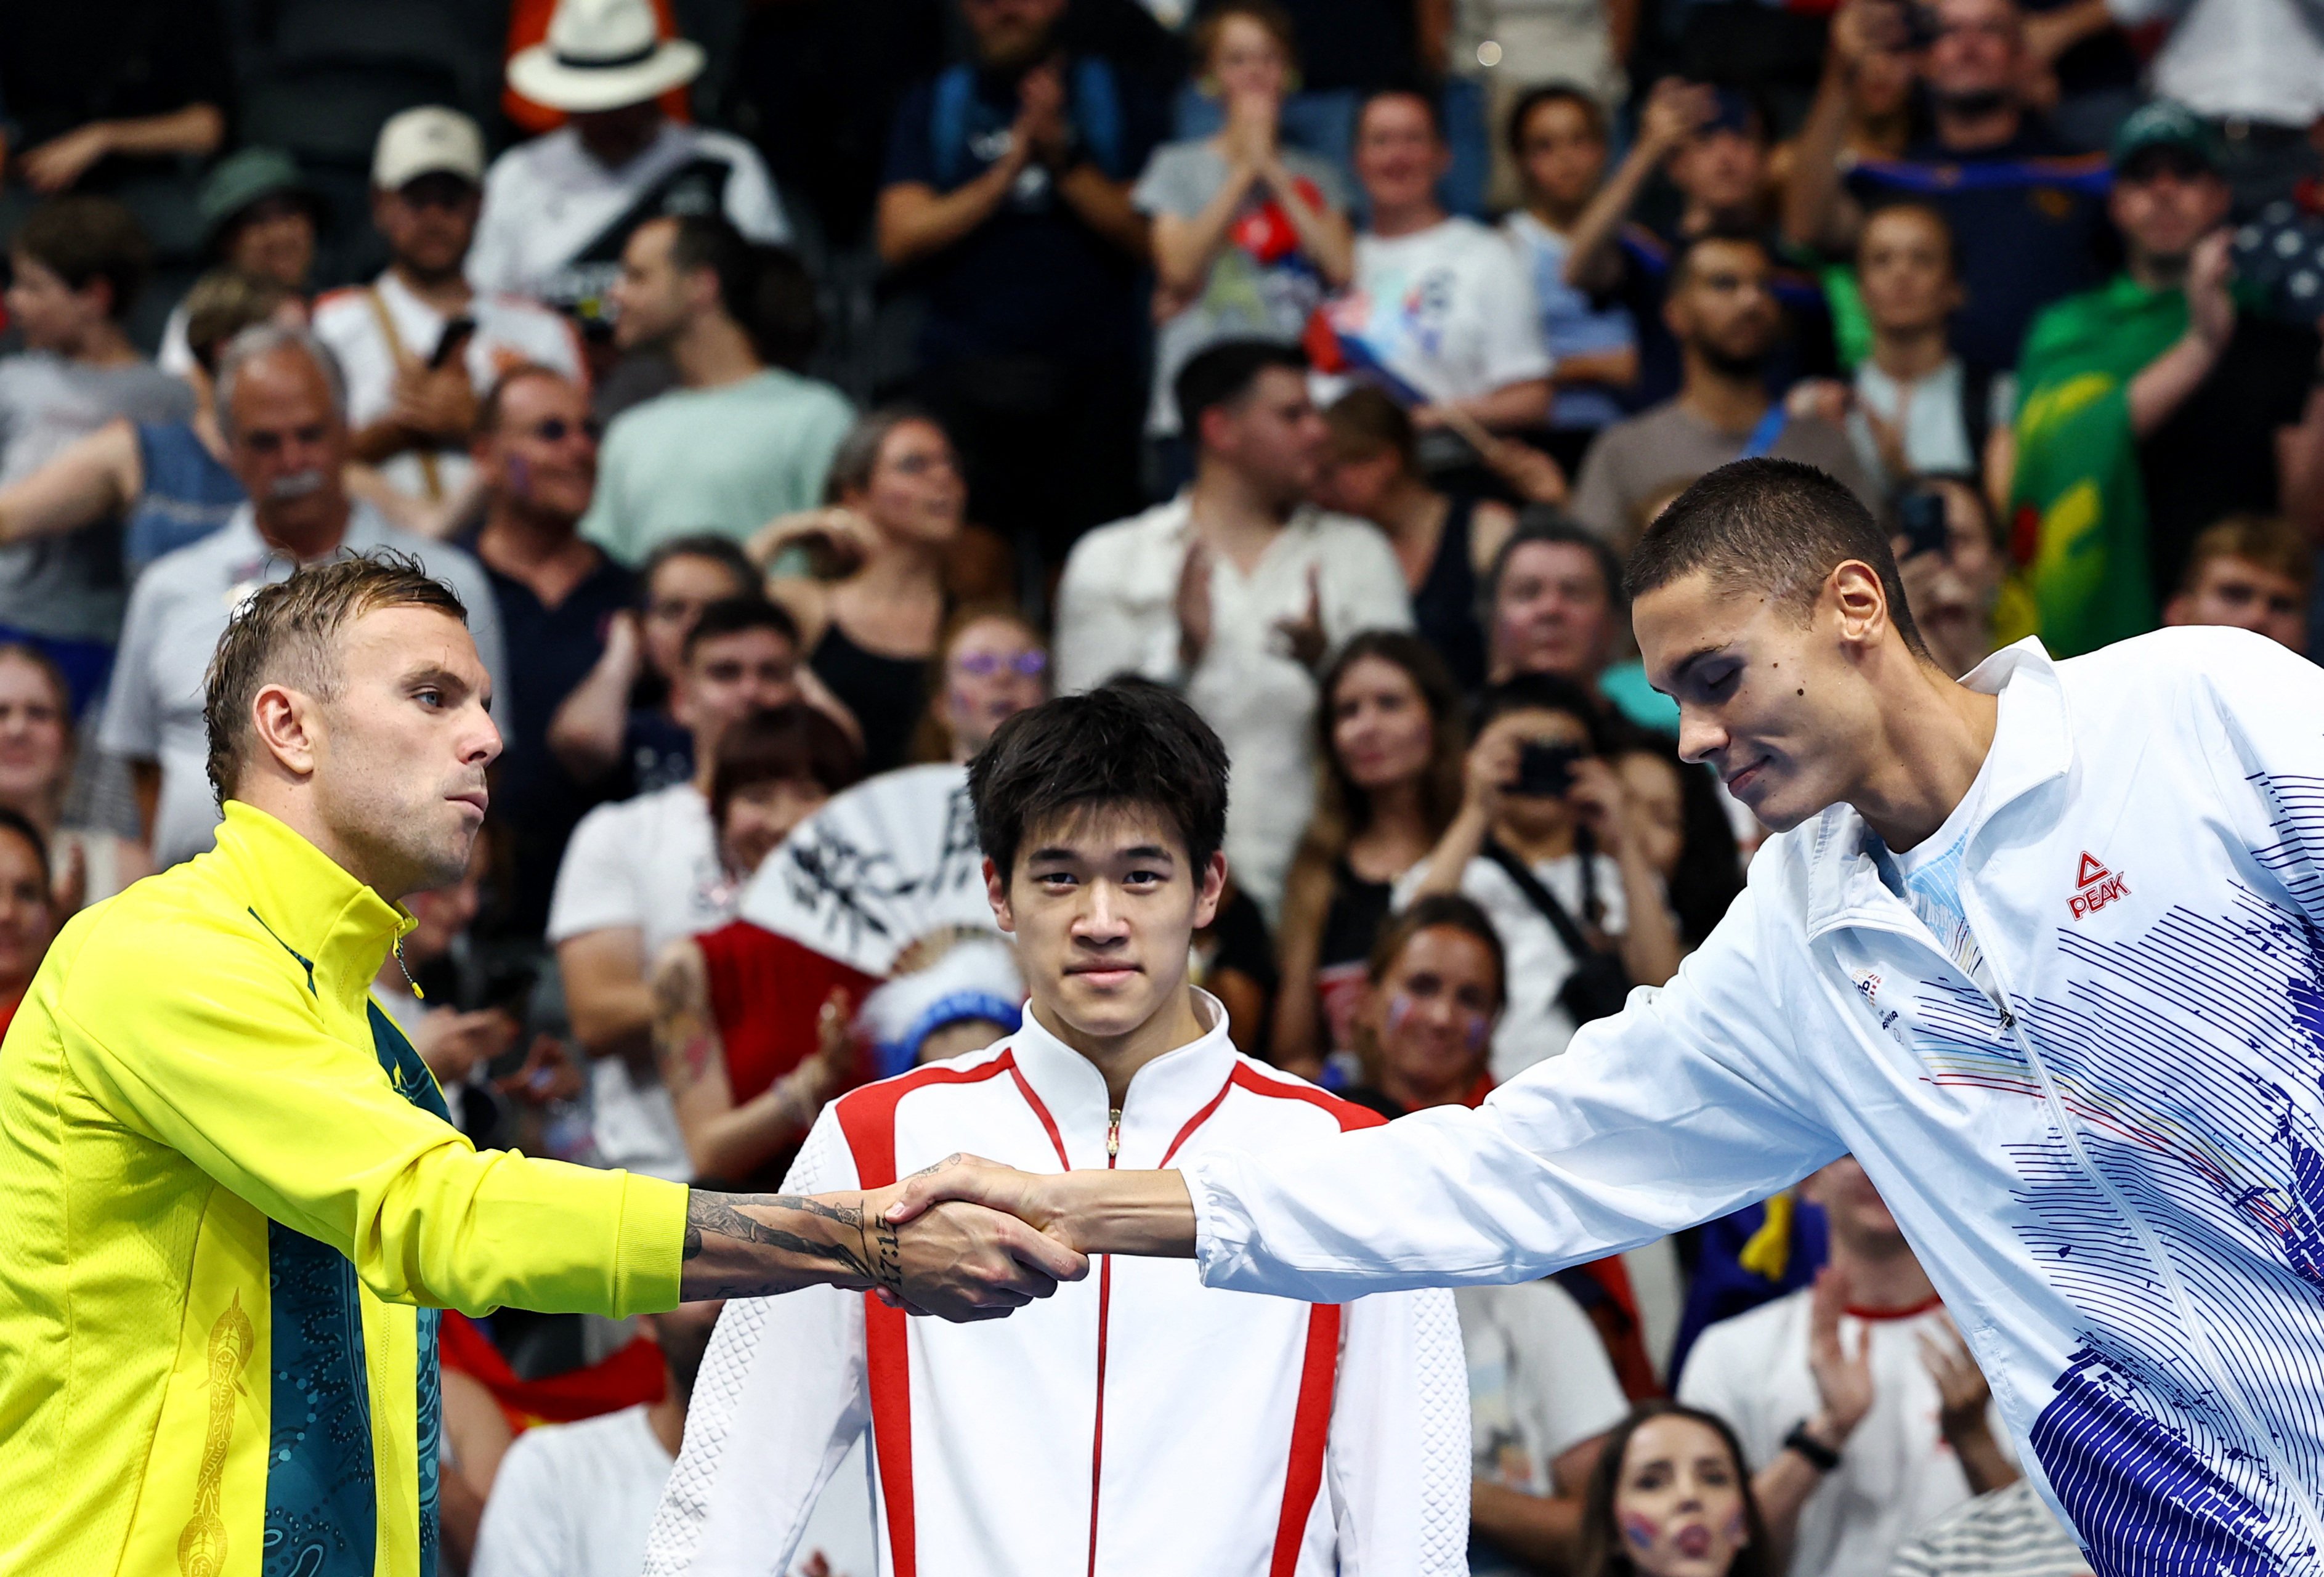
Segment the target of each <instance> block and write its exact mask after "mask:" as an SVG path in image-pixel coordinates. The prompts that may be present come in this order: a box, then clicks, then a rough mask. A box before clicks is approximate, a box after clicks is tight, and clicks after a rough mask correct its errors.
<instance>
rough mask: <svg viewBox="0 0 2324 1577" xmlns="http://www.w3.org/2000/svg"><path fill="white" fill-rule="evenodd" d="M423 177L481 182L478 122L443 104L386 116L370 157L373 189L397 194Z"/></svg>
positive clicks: (482, 175)
mask: <svg viewBox="0 0 2324 1577" xmlns="http://www.w3.org/2000/svg"><path fill="white" fill-rule="evenodd" d="M423 175H457V176H459V177H460V178H461V179H462V180H472V181H481V180H484V134H483V133H482V132H479V131H478V130H476V123H475V122H474V121H472V120H470V119H469V118H468V117H467V116H466V115H462V114H461V113H460V112H459V111H458V110H457V109H446V108H445V107H444V106H442V105H440V104H423V105H421V106H420V107H419V108H418V109H407V110H405V111H404V112H403V113H402V114H401V115H391V116H390V117H388V122H387V124H385V125H383V126H382V127H380V128H379V145H378V146H377V147H376V148H375V149H374V150H373V152H372V156H371V183H372V185H374V186H375V187H377V188H379V189H381V190H382V191H393V190H395V189H397V188H398V187H401V186H402V185H403V184H404V183H405V182H407V181H411V180H419V179H420V177H421V176H423Z"/></svg>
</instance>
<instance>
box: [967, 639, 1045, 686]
mask: <svg viewBox="0 0 2324 1577" xmlns="http://www.w3.org/2000/svg"><path fill="white" fill-rule="evenodd" d="M953 661H954V662H956V663H958V664H959V665H960V671H961V672H963V673H964V674H973V675H974V676H976V677H977V678H980V679H989V678H991V677H992V676H993V675H995V674H997V673H1000V672H1001V670H1002V669H1007V670H1009V671H1010V672H1011V673H1016V674H1021V675H1023V676H1024V677H1025V678H1028V679H1037V678H1040V677H1041V676H1042V675H1043V674H1045V673H1047V672H1048V671H1049V654H1048V653H1047V652H1046V651H1043V650H1040V649H1038V648H1037V647H1036V648H1033V649H1031V650H1026V651H1020V652H1019V653H1018V654H1017V655H1016V656H1014V657H1002V656H1001V655H1000V654H999V653H998V652H992V651H964V652H962V653H961V654H960V655H959V656H958V657H955V658H954V659H953Z"/></svg>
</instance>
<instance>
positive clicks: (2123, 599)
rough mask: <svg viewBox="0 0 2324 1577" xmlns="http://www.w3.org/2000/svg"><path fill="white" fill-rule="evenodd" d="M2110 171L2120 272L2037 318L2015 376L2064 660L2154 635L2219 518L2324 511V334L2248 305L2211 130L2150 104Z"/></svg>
mask: <svg viewBox="0 0 2324 1577" xmlns="http://www.w3.org/2000/svg"><path fill="white" fill-rule="evenodd" d="M2115 166H2116V180H2115V185H2114V190H2113V193H2112V195H2111V196H2110V198H2108V211H2109V212H2110V213H2111V214H2112V216H2113V217H2114V222H2115V224H2116V226H2117V227H2118V228H2119V229H2120V230H2121V232H2122V238H2123V248H2124V252H2125V254H2126V255H2125V259H2124V262H2125V271H2124V272H2122V273H2121V274H2119V275H2117V276H2116V278H2115V279H2113V280H2112V281H2108V282H2107V284H2105V285H2102V286H2100V287H2099V288H2098V289H2097V290H2095V291H2089V292H2087V293H2085V294H2083V295H2080V296H2076V297H2073V298H2072V299H2070V300H2064V301H2061V302H2059V303H2058V304H2057V305H2056V306H2054V307H2052V309H2050V310H2049V311H2047V312H2045V313H2043V315H2042V317H2041V318H2039V319H2038V320H2037V321H2036V322H2035V323H2034V326H2033V333H2032V335H2031V336H2029V337H2028V338H2027V341H2026V345H2025V357H2024V364H2023V366H2022V367H2021V368H2020V370H2019V373H2018V380H2017V382H2018V389H2019V409H2020V410H2021V412H2022V413H2023V414H2022V415H2021V416H2020V418H2019V421H2018V432H2017V456H2016V471H2015V483H2014V492H2013V504H2012V508H2013V511H2014V512H2015V517H2016V520H2017V521H2018V522H2019V523H2018V524H2017V525H2016V526H2015V531H2016V533H2017V535H2018V537H2019V539H2020V540H2021V541H2024V539H2027V538H2031V539H2033V551H2032V552H2031V553H2030V554H2028V555H2026V561H2027V562H2028V563H2029V565H2030V566H2031V574H2032V582H2033V595H2034V598H2035V600H2036V602H2037V603H2038V604H2039V619H2040V630H2041V633H2042V637H2043V642H2044V643H2045V644H2046V645H2047V646H2048V647H2049V648H2050V650H2052V652H2055V653H2057V654H2058V655H2060V656H2070V655H2071V654H2073V653H2075V652H2080V651H2087V650H2090V649H2092V648H2093V647H2097V646H2102V645H2104V644H2106V643H2107V642H2108V641H2116V640H2119V639H2121V638H2122V637H2124V636H2126V635H2135V634H2138V633H2139V632H2142V631H2145V630H2151V629H2153V627H2154V622H2155V616H2156V612H2157V609H2158V608H2159V606H2160V604H2162V602H2163V599H2165V598H2166V597H2168V596H2169V595H2171V594H2172V591H2173V590H2175V589H2176V588H2177V587H2178V586H2179V585H2180V583H2181V578H2182V576H2184V574H2185V570H2186V565H2187V558H2188V549H2189V548H2190V546H2191V544H2192V543H2193V541H2194V539H2195V536H2196V534H2197V533H2198V532H2199V531H2201V530H2203V528H2204V527H2206V526H2208V525H2209V524H2210V523H2211V522H2212V521H2217V520H2218V519H2220V518H2221V517H2223V516H2226V515H2229V514H2239V513H2258V514H2274V513H2282V514H2283V515H2285V516H2287V517H2289V518H2290V519H2292V521H2294V522H2295V523H2298V524H2301V525H2303V526H2310V527H2312V526H2313V525H2314V524H2315V523H2316V522H2317V521H2319V520H2324V391H2319V390H2318V389H2317V388H2316V387H2315V384H2316V375H2317V368H2318V356H2319V337H2318V334H2317V332H2316V329H2315V328H2314V327H2312V326H2310V324H2307V323H2290V322H2285V321H2282V320H2281V319H2279V318H2275V317H2274V316H2273V315H2272V314H2264V313H2262V312H2257V311H2254V310H2252V309H2248V308H2238V307H2237V306H2236V301H2235V298H2234V297H2233V295H2232V294H2231V293H2230V289H2229V284H2230V281H2229V277H2228V276H2229V272H2230V267H2231V263H2230V260H2229V258H2228V254H2227V249H2228V245H2229V236H2228V234H2227V231H2226V230H2225V229H2223V228H2221V226H2222V225H2223V224H2224V222H2225V220H2226V218H2227V206H2228V202H2229V196H2228V191H2227V182H2226V181H2225V180H2222V179H2221V177H2220V175H2219V150H2218V143H2216V142H2215V141H2214V139H2213V138H2212V136H2211V133H2210V130H2209V127H2207V126H2205V125H2204V124H2202V123H2201V122H2200V121H2199V120H2197V119H2196V118H2195V116H2194V115H2192V114H2190V112H2189V111H2188V110H2186V109H2185V108H2183V107H2181V106H2178V105H2174V104H2170V103H2155V104H2152V105H2149V106H2146V107H2145V108H2144V109H2142V110H2140V111H2139V112H2138V113H2137V114H2135V115H2132V116H2131V117H2130V118H2129V119H2128V120H2127V121H2125V122H2124V123H2123V128H2122V134H2121V135H2120V136H2119V137H2118V138H2117V139H2116V144H2115ZM2093 500H2095V502H2096V505H2097V507H2096V508H2095V509H2093V508H2092V507H2091V506H2092V502H2093Z"/></svg>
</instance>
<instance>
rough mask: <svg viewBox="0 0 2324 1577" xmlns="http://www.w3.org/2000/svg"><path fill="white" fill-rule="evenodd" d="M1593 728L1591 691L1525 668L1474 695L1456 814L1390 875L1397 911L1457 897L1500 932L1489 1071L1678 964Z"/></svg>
mask: <svg viewBox="0 0 2324 1577" xmlns="http://www.w3.org/2000/svg"><path fill="white" fill-rule="evenodd" d="M1605 729H1606V724H1605V723H1604V721H1603V717H1602V714H1601V711H1600V708H1599V707H1598V706H1597V705H1595V704H1593V702H1592V701H1591V696H1590V695H1589V693H1588V692H1587V691H1585V690H1583V689H1582V688H1581V687H1579V686H1577V685H1574V684H1572V683H1570V682H1568V681H1566V680H1563V679H1558V678H1551V677H1549V676H1547V675H1539V674H1535V675H1527V676H1525V677H1523V678H1515V679H1511V680H1509V681H1508V683H1506V684H1500V685H1496V686H1494V687H1492V688H1491V689H1489V690H1488V691H1486V692H1485V696H1484V699H1483V701H1482V702H1481V704H1480V705H1479V707H1478V712H1477V742H1476V743H1475V744H1473V745H1471V747H1470V749H1469V765H1468V772H1467V781H1466V791H1465V793H1464V794H1463V796H1462V803H1461V811H1460V814H1459V815H1457V816H1454V817H1453V818H1452V826H1450V827H1449V828H1447V829H1446V831H1445V834H1444V835H1443V837H1442V838H1440V839H1438V840H1437V844H1436V847H1435V848H1434V850H1433V851H1432V852H1431V853H1430V854H1429V856H1428V858H1427V859H1426V860H1425V861H1424V862H1421V864H1420V865H1419V866H1418V867H1417V868H1416V870H1414V871H1412V872H1411V873H1410V874H1408V875H1406V877H1405V878H1404V880H1403V881H1400V882H1398V883H1397V891H1396V907H1397V908H1398V909H1399V910H1401V909H1403V908H1407V907H1409V906H1410V905H1411V904H1412V903H1413V902H1414V901H1416V899H1420V898H1422V897H1424V896H1425V895H1427V894H1431V893H1442V892H1460V893H1465V894H1467V895H1468V896H1469V897H1470V898H1471V899H1475V900H1476V902H1477V904H1478V906H1479V907H1480V908H1482V909H1483V910H1484V911H1485V913H1486V914H1487V915H1488V916H1489V918H1491V920H1492V922H1493V928H1494V930H1496V931H1497V932H1499V934H1500V937H1501V941H1502V943H1503V945H1505V946H1506V947H1507V949H1508V1006H1507V1010H1505V1011H1504V1012H1503V1013H1502V1015H1501V1018H1500V1022H1499V1024H1498V1025H1497V1026H1496V1027H1495V1028H1494V1030H1493V1051H1492V1056H1491V1059H1490V1069H1491V1072H1492V1075H1493V1077H1494V1078H1495V1079H1496V1080H1500V1079H1506V1078H1508V1076H1509V1075H1510V1074H1515V1073H1517V1071H1519V1070H1520V1069H1522V1068H1525V1067H1526V1066H1529V1065H1532V1064H1534V1063H1535V1062H1539V1061H1541V1060H1542V1059H1543V1058H1545V1057H1550V1056H1556V1055H1557V1054H1558V1053H1560V1052H1562V1051H1563V1050H1564V1049H1565V1043H1566V1042H1567V1041H1568V1040H1569V1039H1571V1038H1572V1035H1573V1032H1574V1030H1575V1029H1577V1028H1580V1027H1581V1026H1582V1024H1584V1023H1587V1022H1588V1021H1589V1020H1591V1019H1600V1018H1604V1017H1605V1016H1607V1015H1608V1014H1610V1013H1614V1012H1618V1011H1619V1010H1620V1009H1621V1006H1622V999H1623V998H1624V997H1625V996H1627V995H1628V992H1629V990H1630V988H1631V987H1632V986H1638V985H1653V986H1658V985H1660V984H1662V983H1663V982H1665V981H1666V980H1668V979H1670V977H1671V976H1672V975H1673V974H1674V973H1677V970H1678V962H1679V939H1678V926H1677V923H1676V922H1675V921H1674V920H1673V919H1672V918H1671V913H1670V906H1669V904H1668V903H1667V902H1666V901H1665V898H1664V894H1663V882H1662V878H1661V876H1660V875H1659V874H1657V873H1656V871H1655V868H1654V865H1653V863H1652V862H1651V861H1650V860H1649V859H1648V858H1647V854H1646V848H1645V844H1644V843H1643V841H1642V840H1640V839H1639V838H1637V837H1635V836H1633V835H1631V826H1630V813H1629V803H1628V793H1627V791H1626V790H1625V789H1624V788H1623V787H1622V780H1621V779H1620V778H1619V777H1618V776H1617V775H1616V774H1615V771H1614V769H1613V767H1612V766H1611V765H1609V763H1608V762H1607V761H1606V759H1605V758H1606V753H1607V752H1606V739H1605Z"/></svg>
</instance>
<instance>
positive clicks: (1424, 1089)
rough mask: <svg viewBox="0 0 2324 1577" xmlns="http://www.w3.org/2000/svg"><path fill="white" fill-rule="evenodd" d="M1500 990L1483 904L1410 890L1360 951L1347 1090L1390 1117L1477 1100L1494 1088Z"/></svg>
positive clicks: (1504, 993)
mask: <svg viewBox="0 0 2324 1577" xmlns="http://www.w3.org/2000/svg"><path fill="white" fill-rule="evenodd" d="M1507 1005H1508V968H1507V964H1506V963H1505V961H1504V959H1503V957H1502V954H1501V938H1500V936H1499V933H1497V932H1496V931H1495V930H1494V929H1493V922H1492V921H1491V920H1490V919H1489V918H1487V917H1486V914H1485V911H1484V910H1483V909H1481V908H1478V907H1477V905H1476V903H1475V902H1474V901H1473V900H1472V899H1467V898H1464V897H1462V895H1461V894H1460V893H1457V892H1438V893H1430V894H1428V895H1427V896H1425V897H1424V898H1421V899H1416V900H1415V901H1414V902H1413V903H1412V904H1411V905H1410V907H1408V908H1406V909H1405V910H1404V912H1402V913H1401V914H1399V915H1397V916H1396V917H1395V918H1393V919H1390V920H1388V922H1387V923H1386V925H1385V926H1383V927H1381V930H1380V933H1379V936H1378V937H1377V938H1375V939H1374V941H1373V943H1372V946H1371V950H1370V952H1369V954H1367V955H1366V956H1365V959H1364V964H1363V985H1362V988H1361V993H1360V998H1359V1001H1358V1002H1357V1006H1356V1025H1355V1028H1356V1046H1357V1055H1358V1057H1359V1058H1360V1064H1361V1066H1362V1068H1363V1082H1362V1083H1361V1084H1358V1085H1356V1086H1355V1087H1354V1088H1352V1089H1351V1090H1349V1091H1348V1099H1349V1100H1351V1101H1353V1102H1356V1103H1357V1104H1358V1105H1360V1106H1369V1107H1370V1108H1371V1109H1372V1110H1373V1111H1377V1112H1379V1114H1380V1115H1381V1116H1383V1117H1387V1118H1390V1119H1394V1118H1398V1117H1403V1116H1406V1115H1407V1114H1408V1113H1411V1112H1414V1111H1425V1110H1426V1109H1427V1108H1429V1107H1431V1106H1475V1105H1477V1104H1479V1103H1480V1102H1482V1101H1483V1100H1484V1098H1485V1097H1486V1096H1487V1095H1488V1094H1489V1093H1491V1091H1492V1088H1493V1075H1492V1074H1491V1073H1490V1072H1489V1070H1488V1069H1487V1068H1486V1065H1485V1063H1486V1056H1487V1053H1488V1052H1489V1051H1490V1050H1491V1048H1492V1040H1493V1024H1494V1021H1495V1020H1496V1019H1499V1018H1500V1016H1501V1010H1502V1008H1503V1007H1505V1006H1507Z"/></svg>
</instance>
